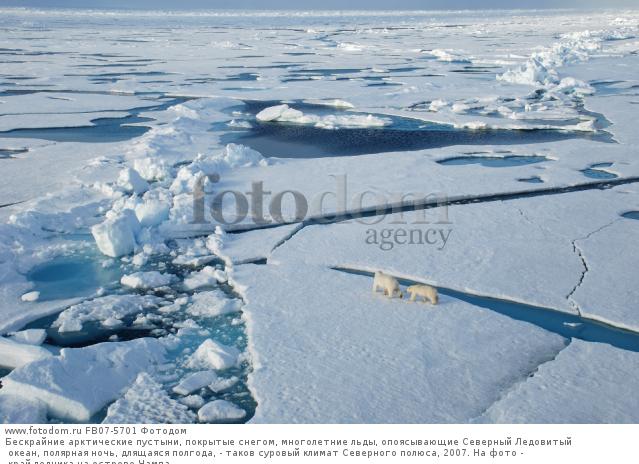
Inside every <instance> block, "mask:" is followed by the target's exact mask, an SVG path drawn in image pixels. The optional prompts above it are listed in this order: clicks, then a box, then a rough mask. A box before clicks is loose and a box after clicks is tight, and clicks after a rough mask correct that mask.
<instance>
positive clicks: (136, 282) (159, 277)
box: [120, 271, 176, 290]
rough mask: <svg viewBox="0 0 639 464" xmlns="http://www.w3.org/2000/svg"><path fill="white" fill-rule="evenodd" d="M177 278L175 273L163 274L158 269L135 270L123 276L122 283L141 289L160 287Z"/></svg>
mask: <svg viewBox="0 0 639 464" xmlns="http://www.w3.org/2000/svg"><path fill="white" fill-rule="evenodd" d="M175 280H176V276H174V275H173V274H163V273H161V272H158V271H147V272H135V273H133V274H128V275H124V276H122V279H120V283H121V284H122V285H124V286H125V287H131V288H135V289H140V290H146V289H149V288H158V287H164V286H166V285H170V284H171V283H172V282H174V281H175Z"/></svg>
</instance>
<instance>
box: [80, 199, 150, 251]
mask: <svg viewBox="0 0 639 464" xmlns="http://www.w3.org/2000/svg"><path fill="white" fill-rule="evenodd" d="M139 231H140V222H139V221H138V219H137V217H136V215H135V213H134V212H133V211H132V210H130V209H125V210H123V211H121V212H120V213H119V214H116V215H114V216H112V217H108V218H107V219H106V220H105V221H104V222H102V223H101V224H97V225H95V226H93V227H92V228H91V233H92V234H93V238H94V239H95V243H96V244H97V246H98V248H99V249H100V251H101V252H102V253H104V254H105V255H107V256H111V257H112V258H118V257H120V256H124V255H128V254H129V253H132V252H133V251H134V250H135V247H136V245H137V241H136V236H137V234H138V233H139Z"/></svg>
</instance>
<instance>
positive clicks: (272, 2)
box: [0, 0, 639, 10]
mask: <svg viewBox="0 0 639 464" xmlns="http://www.w3.org/2000/svg"><path fill="white" fill-rule="evenodd" d="M0 6H24V7H62V8H116V9H153V10H158V9H165V10H184V9H199V8H208V9H216V8H222V9H231V8H243V9H298V10H299V9H303V10H309V9H341V10H344V9H362V10H363V9H370V10H378V9H393V10H432V9H448V10H451V9H488V8H580V7H581V8H592V7H606V8H612V7H630V8H632V7H634V8H639V0H519V1H513V0H392V1H388V0H348V1H345V0H304V1H300V0H267V1H265V0H233V1H228V0H226V1H223V0H178V1H176V0H0Z"/></svg>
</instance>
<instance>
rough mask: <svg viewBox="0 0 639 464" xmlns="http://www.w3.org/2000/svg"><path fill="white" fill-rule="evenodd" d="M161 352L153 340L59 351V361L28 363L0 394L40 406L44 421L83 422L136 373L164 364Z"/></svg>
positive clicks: (54, 358)
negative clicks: (46, 418) (43, 409)
mask: <svg viewBox="0 0 639 464" xmlns="http://www.w3.org/2000/svg"><path fill="white" fill-rule="evenodd" d="M164 356H165V348H164V346H163V345H162V343H161V342H160V341H158V340H156V339H152V338H141V339H137V340H132V341H128V342H117V343H100V344H97V345H93V346H89V347H86V348H64V349H63V350H62V351H60V355H59V356H51V357H48V358H45V359H41V360H39V361H34V362H31V363H29V364H27V365H24V366H22V367H20V368H18V369H15V370H14V371H12V372H11V373H10V374H9V375H7V376H6V377H5V378H4V379H3V384H4V387H3V389H2V390H3V394H5V393H9V394H13V395H17V396H20V397H22V398H27V399H30V400H34V399H37V400H40V401H42V402H43V403H45V404H46V406H47V411H48V415H49V416H52V417H56V418H58V419H62V420H70V421H77V422H87V421H88V420H89V419H90V418H91V416H93V415H94V414H95V413H96V412H98V411H99V410H100V409H102V408H103V407H104V406H106V405H107V404H108V403H109V402H111V401H113V400H116V399H117V398H118V397H119V396H120V394H121V392H122V390H123V389H125V388H126V387H128V386H129V385H130V384H131V383H132V382H133V381H134V379H135V378H136V377H137V375H138V374H139V373H140V372H144V371H147V370H150V369H153V368H154V366H155V365H157V364H159V363H161V362H164Z"/></svg>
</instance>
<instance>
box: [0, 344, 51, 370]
mask: <svg viewBox="0 0 639 464" xmlns="http://www.w3.org/2000/svg"><path fill="white" fill-rule="evenodd" d="M49 357H51V352H49V351H48V350H46V349H44V348H42V347H41V346H34V345H30V344H26V343H21V342H19V341H17V340H16V341H14V340H12V339H10V338H4V337H0V367H4V368H9V369H15V368H17V367H20V366H24V365H26V364H29V363H32V362H34V361H38V360H40V359H46V358H49Z"/></svg>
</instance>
